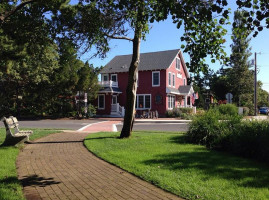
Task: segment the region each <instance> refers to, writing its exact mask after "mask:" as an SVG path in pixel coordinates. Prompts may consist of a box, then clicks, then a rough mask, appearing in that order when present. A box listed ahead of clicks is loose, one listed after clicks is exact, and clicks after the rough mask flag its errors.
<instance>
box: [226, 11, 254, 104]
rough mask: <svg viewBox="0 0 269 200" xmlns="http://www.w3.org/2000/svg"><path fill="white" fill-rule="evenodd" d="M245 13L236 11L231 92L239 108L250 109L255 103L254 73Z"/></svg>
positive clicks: (230, 72) (232, 46)
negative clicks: (251, 68) (250, 60)
mask: <svg viewBox="0 0 269 200" xmlns="http://www.w3.org/2000/svg"><path fill="white" fill-rule="evenodd" d="M244 13H245V12H240V11H236V12H235V13H234V26H233V35H232V39H233V44H232V45H231V48H232V54H231V56H230V61H231V67H232V69H231V70H230V71H229V75H228V76H229V82H230V84H231V88H230V92H231V93H232V94H233V101H234V102H236V103H237V104H238V106H247V107H250V106H251V104H252V101H253V94H254V91H253V85H254V79H253V71H252V70H250V67H251V66H250V63H249V61H248V60H249V57H250V56H251V49H250V47H249V42H250V38H249V36H250V34H251V31H249V30H248V29H247V27H246V25H245V23H244V22H243V21H244V19H245V16H244Z"/></svg>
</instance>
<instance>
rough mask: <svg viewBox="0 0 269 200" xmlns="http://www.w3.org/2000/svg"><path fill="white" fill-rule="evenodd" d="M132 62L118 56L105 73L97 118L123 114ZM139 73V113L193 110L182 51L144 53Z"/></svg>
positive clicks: (103, 72) (137, 105)
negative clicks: (178, 108)
mask: <svg viewBox="0 0 269 200" xmlns="http://www.w3.org/2000/svg"><path fill="white" fill-rule="evenodd" d="M131 58H132V55H121V56H116V57H114V58H113V59H112V60H111V61H110V62H109V63H108V64H107V65H106V66H105V67H104V68H103V69H102V71H101V82H100V85H101V86H102V88H101V90H100V91H99V94H98V98H97V99H96V101H95V105H96V106H97V114H99V115H110V114H117V113H120V114H121V113H122V109H123V110H124V107H125V103H126V88H127V82H128V69H129V66H130V63H131ZM138 69H139V71H138V87H137V98H136V109H137V110H148V109H150V110H152V111H155V110H157V111H158V113H159V115H164V114H165V112H166V111H167V110H171V109H173V108H175V107H192V103H191V102H192V98H193V93H194V91H193V88H192V86H191V85H187V78H189V73H188V70H187V68H186V65H185V62H184V58H183V56H182V53H181V51H180V50H179V49H176V50H168V51H159V52H151V53H142V54H141V55H140V63H139V68H138ZM123 112H124V111H123Z"/></svg>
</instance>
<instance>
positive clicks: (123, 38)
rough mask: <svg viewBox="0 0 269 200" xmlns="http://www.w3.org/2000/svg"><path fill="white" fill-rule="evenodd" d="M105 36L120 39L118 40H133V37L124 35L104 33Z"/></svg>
mask: <svg viewBox="0 0 269 200" xmlns="http://www.w3.org/2000/svg"><path fill="white" fill-rule="evenodd" d="M104 34H105V36H107V37H109V38H111V39H120V40H129V41H133V40H134V39H132V38H129V37H126V36H115V35H109V34H107V33H104Z"/></svg>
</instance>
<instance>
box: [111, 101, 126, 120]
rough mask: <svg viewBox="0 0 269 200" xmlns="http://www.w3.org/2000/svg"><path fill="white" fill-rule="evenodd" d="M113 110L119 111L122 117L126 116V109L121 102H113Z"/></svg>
mask: <svg viewBox="0 0 269 200" xmlns="http://www.w3.org/2000/svg"><path fill="white" fill-rule="evenodd" d="M111 112H117V113H119V114H120V115H121V116H122V117H124V115H125V109H124V107H123V106H120V104H119V103H117V104H111Z"/></svg>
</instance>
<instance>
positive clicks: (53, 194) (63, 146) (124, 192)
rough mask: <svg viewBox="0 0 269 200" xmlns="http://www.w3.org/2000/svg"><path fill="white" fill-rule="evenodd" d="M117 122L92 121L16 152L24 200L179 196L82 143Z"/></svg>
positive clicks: (123, 198) (161, 197) (166, 197)
mask: <svg viewBox="0 0 269 200" xmlns="http://www.w3.org/2000/svg"><path fill="white" fill-rule="evenodd" d="M118 122H119V121H107V122H100V123H96V124H92V125H91V126H88V127H87V129H85V130H84V131H78V132H74V131H72V132H65V133H57V134H52V135H49V136H47V137H44V138H41V139H39V140H37V141H34V142H32V143H30V144H27V145H26V146H25V148H24V149H23V150H22V151H21V152H20V154H19V156H18V159H17V162H16V165H17V171H18V178H19V180H21V181H22V184H23V188H24V194H25V197H26V199H28V200H39V199H50V200H55V199H60V200H63V199H70V200H75V199H80V200H81V199H85V200H92V199H115V200H121V199H122V200H125V199H180V198H179V197H177V196H175V195H173V194H171V193H168V192H165V191H163V190H162V189H159V188H157V187H156V186H153V185H151V184H150V183H147V182H145V181H143V180H141V179H139V178H137V177H136V176H133V175H131V174H129V173H127V172H126V171H124V170H121V169H119V168H118V167H115V166H113V165H111V164H108V163H107V162H105V161H103V160H101V159H99V158H97V157H96V156H94V155H93V154H92V153H90V152H89V151H88V150H87V149H86V148H85V147H84V145H83V140H84V138H85V137H86V136H87V135H88V134H89V133H92V132H97V131H108V129H109V127H110V131H111V130H112V125H113V124H115V123H118Z"/></svg>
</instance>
